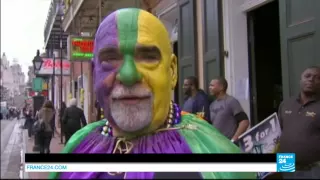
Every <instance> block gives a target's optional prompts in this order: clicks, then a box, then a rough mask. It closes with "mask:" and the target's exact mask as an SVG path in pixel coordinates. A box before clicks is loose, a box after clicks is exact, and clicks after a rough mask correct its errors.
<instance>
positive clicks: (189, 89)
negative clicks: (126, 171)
mask: <svg viewBox="0 0 320 180" xmlns="http://www.w3.org/2000/svg"><path fill="white" fill-rule="evenodd" d="M183 90H184V93H185V96H186V98H185V102H184V104H183V108H182V110H183V111H186V112H189V113H193V114H197V115H198V116H200V117H202V118H203V119H205V120H206V121H208V122H209V120H210V112H209V98H208V96H207V94H206V93H205V92H204V91H203V90H201V89H199V83H198V78H197V77H194V76H190V77H188V78H186V79H185V80H184V82H183Z"/></svg>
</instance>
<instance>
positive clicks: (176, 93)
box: [173, 41, 180, 103]
mask: <svg viewBox="0 0 320 180" xmlns="http://www.w3.org/2000/svg"><path fill="white" fill-rule="evenodd" d="M173 53H174V54H175V55H176V56H177V60H178V61H177V67H179V57H178V41H174V42H173ZM177 71H179V68H177ZM177 73H178V74H179V72H177ZM179 87H180V83H179V81H177V84H176V87H175V88H174V102H176V103H179V102H180V101H179Z"/></svg>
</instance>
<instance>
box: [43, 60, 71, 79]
mask: <svg viewBox="0 0 320 180" xmlns="http://www.w3.org/2000/svg"><path fill="white" fill-rule="evenodd" d="M42 60H43V63H42V66H41V69H40V71H39V72H38V73H37V74H39V75H53V69H54V70H55V72H54V74H55V76H60V75H61V60H60V59H55V60H53V59H52V58H42ZM62 75H63V76H69V75H70V62H69V61H68V60H65V59H63V60H62Z"/></svg>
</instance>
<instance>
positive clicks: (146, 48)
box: [136, 46, 160, 54]
mask: <svg viewBox="0 0 320 180" xmlns="http://www.w3.org/2000/svg"><path fill="white" fill-rule="evenodd" d="M136 50H137V51H139V52H150V51H153V52H158V53H159V54H160V50H159V48H158V47H157V46H137V47H136Z"/></svg>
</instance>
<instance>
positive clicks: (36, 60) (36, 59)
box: [32, 49, 43, 74]
mask: <svg viewBox="0 0 320 180" xmlns="http://www.w3.org/2000/svg"><path fill="white" fill-rule="evenodd" d="M32 62H33V68H34V71H35V72H36V74H37V73H38V72H39V71H40V69H41V66H42V63H43V60H42V58H41V57H40V51H39V49H38V50H37V55H36V56H35V57H34V58H33V61H32Z"/></svg>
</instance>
